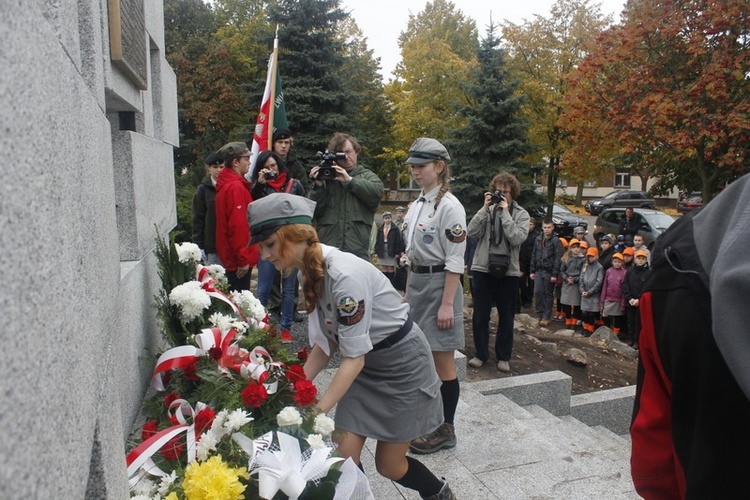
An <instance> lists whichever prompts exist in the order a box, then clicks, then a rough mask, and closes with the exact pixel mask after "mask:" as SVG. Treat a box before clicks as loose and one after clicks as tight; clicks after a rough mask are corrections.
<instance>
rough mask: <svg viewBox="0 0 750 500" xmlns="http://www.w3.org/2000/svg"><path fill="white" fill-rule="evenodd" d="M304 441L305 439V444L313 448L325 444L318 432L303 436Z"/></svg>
mask: <svg viewBox="0 0 750 500" xmlns="http://www.w3.org/2000/svg"><path fill="white" fill-rule="evenodd" d="M305 441H307V444H309V445H310V448H313V449H318V448H323V447H324V446H325V445H326V443H325V441H324V440H323V436H321V435H320V434H310V435H308V436H307V437H306V438H305Z"/></svg>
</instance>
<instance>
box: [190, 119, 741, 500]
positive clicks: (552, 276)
mask: <svg viewBox="0 0 750 500" xmlns="http://www.w3.org/2000/svg"><path fill="white" fill-rule="evenodd" d="M273 143H274V146H273V149H272V150H271V151H264V152H261V153H260V154H258V155H257V157H256V159H255V163H254V164H253V165H251V164H250V158H251V153H250V151H249V150H248V148H247V145H246V144H245V143H241V142H232V143H229V144H226V145H224V146H223V147H221V148H219V149H218V150H217V151H216V152H214V153H211V154H209V155H208V156H207V157H206V159H205V168H206V174H207V175H206V178H205V180H204V181H203V183H202V184H201V185H200V186H199V188H198V189H197V191H196V193H195V197H194V200H193V239H194V241H195V242H196V243H197V244H198V245H199V246H200V247H201V249H202V251H203V252H204V261H205V262H206V263H208V264H211V263H219V264H221V265H223V266H224V267H225V269H226V273H227V277H228V280H229V283H230V286H231V287H232V288H233V289H236V290H245V289H248V288H249V286H250V275H251V272H252V269H253V268H254V267H257V279H258V283H257V290H258V296H259V299H260V301H261V303H262V304H263V305H264V306H266V307H268V308H269V310H272V309H273V308H278V309H279V310H280V313H279V318H278V319H279V323H280V325H281V340H282V341H285V342H289V341H291V340H292V335H291V324H292V322H293V321H294V316H295V311H296V308H297V302H298V297H297V293H298V290H299V287H300V285H301V290H302V292H301V295H302V298H303V302H304V309H305V311H306V312H307V314H308V318H309V322H308V327H309V339H310V342H311V344H312V351H311V353H310V355H309V358H308V360H307V362H306V364H305V374H306V376H307V377H308V379H310V380H313V379H315V377H316V376H317V375H318V374H319V373H320V371H321V370H322V369H323V368H325V367H326V366H327V364H328V363H329V361H330V359H331V357H332V356H333V354H334V353H336V352H338V353H340V357H341V361H340V364H339V366H338V368H337V370H336V373H335V375H334V377H333V379H332V382H331V384H330V386H329V387H328V389H327V390H326V391H325V392H324V393H323V394H322V395H321V397H320V399H319V400H318V402H317V408H318V410H319V411H321V412H328V411H329V410H331V409H332V408H333V407H334V405H337V411H336V418H335V422H336V428H337V433H336V436H337V437H336V441H337V445H338V451H339V453H341V454H342V455H343V456H345V457H351V458H352V459H353V460H354V461H355V463H358V464H359V466H360V468H363V467H362V465H361V462H360V458H361V453H362V450H363V447H364V444H365V440H366V438H368V437H370V438H373V439H375V440H376V441H377V450H376V454H375V463H376V468H377V471H378V472H379V473H380V474H381V475H383V476H384V477H386V478H389V479H391V480H393V481H395V482H397V483H398V484H400V485H402V486H404V487H407V488H411V489H414V490H416V491H418V492H419V494H420V495H421V497H422V498H430V499H436V500H446V499H454V498H455V495H454V494H453V492H452V491H451V488H450V486H449V485H448V482H447V481H446V480H445V479H444V478H438V477H437V476H435V475H434V474H433V473H432V472H431V471H430V470H429V469H428V468H427V467H426V466H425V465H424V464H422V463H421V462H420V461H419V460H417V459H415V458H414V457H412V456H409V455H407V452H411V453H413V454H428V453H435V452H437V451H439V450H442V449H445V448H452V447H455V446H456V445H457V442H458V437H457V435H456V431H455V426H454V423H455V418H456V410H457V407H458V401H459V395H460V384H459V382H458V378H457V374H456V368H455V363H454V352H455V350H457V349H460V348H463V347H464V293H463V281H464V280H463V278H464V272H465V271H468V273H469V278H470V279H469V283H470V288H471V292H472V297H473V304H472V306H473V308H474V314H473V319H472V333H473V340H474V346H475V354H474V357H472V359H471V360H470V361H469V362H468V364H469V365H470V366H472V367H475V368H479V367H481V366H483V365H484V364H485V363H488V362H490V358H491V354H490V348H489V338H490V334H489V323H490V312H491V310H492V308H493V307H495V308H496V309H497V311H498V316H499V321H498V326H497V332H496V333H497V334H496V340H495V345H494V358H495V359H494V361H495V362H496V367H497V369H498V370H499V371H500V372H510V371H511V367H510V360H511V358H512V349H513V323H514V316H515V314H516V313H517V312H518V311H519V310H520V308H521V307H532V304H533V310H534V313H535V315H536V317H537V319H538V320H539V322H540V325H542V326H547V325H549V324H550V322H551V321H553V320H562V321H565V325H566V326H567V327H569V328H571V329H579V331H580V332H581V333H583V334H584V335H586V336H589V335H591V334H592V333H593V332H594V331H595V329H596V328H597V327H598V326H600V325H606V326H608V327H609V328H611V329H612V331H613V332H614V333H615V334H616V335H618V337H619V338H620V339H621V340H622V341H623V342H627V343H628V344H630V345H632V346H634V347H636V348H637V347H638V344H639V332H640V331H641V318H642V315H641V307H642V300H643V297H644V294H647V293H648V290H649V288H648V283H649V280H648V277H649V274H650V273H651V271H650V269H649V265H650V261H651V254H650V252H649V250H648V249H647V248H646V247H645V246H644V245H643V238H642V237H641V236H640V235H639V234H638V233H637V232H633V224H632V220H633V216H632V213H630V214H629V215H627V216H626V217H625V218H624V219H623V222H622V223H621V224H620V234H618V235H605V236H604V237H602V238H601V239H600V241H599V242H597V245H594V244H593V243H592V244H591V245H589V242H588V241H587V239H586V232H585V230H584V229H583V228H575V230H574V237H573V238H571V239H570V241H567V240H565V239H564V238H560V237H558V236H557V235H556V234H555V225H554V224H553V221H552V220H551V219H548V218H545V219H544V220H542V221H541V224H540V226H541V231H539V230H537V226H538V223H537V221H536V220H535V219H534V218H533V217H530V216H529V213H528V212H527V211H526V210H525V209H524V208H523V207H522V206H521V205H519V203H518V202H517V199H518V196H519V194H520V189H521V187H520V183H519V181H518V179H517V178H516V177H515V176H513V175H512V174H510V173H508V172H500V173H498V174H497V175H495V176H494V178H493V179H492V181H491V182H490V185H489V186H488V187H489V189H488V191H486V192H485V193H484V203H483V205H482V207H481V208H480V209H479V210H478V211H477V213H476V214H474V215H473V216H472V217H471V219H470V220H469V222H468V224H467V218H466V213H465V210H464V207H463V206H462V204H461V202H460V201H459V200H458V199H457V198H456V197H455V196H454V195H453V194H452V193H451V191H450V179H451V170H450V167H449V163H450V161H451V158H450V155H449V153H448V151H447V149H446V148H445V146H443V144H441V143H440V142H439V141H437V140H435V139H431V138H419V139H417V140H415V141H414V143H413V144H412V146H411V148H410V149H409V156H408V159H407V164H408V165H409V167H410V169H411V175H412V178H413V180H414V182H415V183H416V184H417V185H418V186H419V187H420V192H419V195H418V196H417V198H416V200H415V201H413V202H412V203H411V204H410V205H409V206H408V207H406V208H405V207H402V206H399V207H397V208H396V209H395V213H396V217H395V219H394V217H393V214H392V213H391V212H384V213H383V215H382V217H383V221H382V224H375V214H376V212H377V211H378V209H379V207H380V201H381V198H382V195H383V191H384V186H383V183H382V181H381V180H380V179H379V178H378V176H377V175H376V174H375V173H373V172H372V171H370V170H368V169H367V168H365V167H364V166H362V165H361V164H360V163H359V157H360V155H361V152H362V148H361V145H360V144H359V142H358V141H357V139H356V138H355V137H353V136H351V135H349V134H345V133H336V134H334V135H333V136H332V138H331V140H330V142H329V144H328V150H329V151H330V152H334V153H338V154H339V155H338V158H337V159H336V161H335V162H333V163H332V165H331V169H330V171H329V172H327V174H326V175H325V176H324V178H321V176H320V175H319V174H320V171H321V166H320V165H319V166H315V167H312V168H311V169H310V170H309V172H308V171H306V170H305V168H304V167H303V166H302V164H301V163H300V162H299V161H298V160H296V159H294V158H293V156H291V155H290V150H291V146H292V144H293V138H292V135H291V132H290V131H289V130H286V129H281V130H277V131H276V132H275V133H274V136H273ZM630 212H632V211H630ZM670 251H671V249H669V248H667V249H666V250H665V256H667V257H668V256H669V252H670ZM373 257H376V259H377V263H378V265H379V267H376V266H375V265H373V262H372V261H371V259H372V258H373ZM659 259H661V260H660V261H659V262H660V263H661V262H662V261H663V259H662V258H661V257H659ZM669 263H670V265H671V266H672V267H674V263H672V262H671V261H669ZM400 273H403V274H401V276H404V278H403V281H402V280H401V279H399V275H400ZM298 278H299V280H300V281H299V282H298ZM652 288H653V287H652ZM651 294H652V295H653V294H654V292H651ZM274 296H276V297H277V298H276V299H274ZM274 300H276V301H277V302H276V303H275V304H274V302H273V301H274ZM647 307H648V308H649V309H648V311H647V312H648V313H649V314H651V313H653V311H654V309H653V308H654V307H655V306H654V305H653V304H652V303H651V302H647ZM646 326H647V327H648V328H646ZM646 326H644V329H646V330H648V332H650V334H653V331H654V328H655V326H660V325H655V324H651V323H649V324H648V325H646ZM649 329H650V330H649ZM717 363H718V361H717ZM660 373H661V372H660ZM662 375H663V373H662ZM640 382H641V380H639V383H640ZM735 392H736V391H735ZM644 394H646V393H644ZM644 397H645V396H644ZM641 414H643V412H641ZM638 418H640V420H637V423H638V422H645V421H647V418H648V417H640V416H639V417H638ZM643 425H644V426H645V425H646V424H643ZM636 444H637V442H636V440H635V438H634V453H635V449H636V446H635V445H636ZM638 444H640V442H638ZM643 446H644V447H645V445H643ZM678 451H679V450H678ZM680 472H681V473H682V472H683V471H680ZM678 479H682V480H684V479H685V478H684V477H681V478H678ZM680 487H684V484H680Z"/></svg>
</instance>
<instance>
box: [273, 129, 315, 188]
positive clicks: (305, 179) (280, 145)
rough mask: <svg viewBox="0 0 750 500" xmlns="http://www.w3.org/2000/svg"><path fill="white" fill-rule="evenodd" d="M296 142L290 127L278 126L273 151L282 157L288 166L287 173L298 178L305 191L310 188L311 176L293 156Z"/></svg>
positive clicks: (274, 135)
mask: <svg viewBox="0 0 750 500" xmlns="http://www.w3.org/2000/svg"><path fill="white" fill-rule="evenodd" d="M292 144H294V138H293V137H292V131H291V130H289V129H288V128H277V129H276V130H274V131H273V152H274V153H276V154H277V155H279V156H280V157H281V161H283V162H284V165H285V166H286V171H287V173H288V174H289V175H290V176H291V177H292V178H293V179H297V180H298V181H299V182H300V184H302V187H303V188H304V189H305V192H307V191H309V190H310V177H309V176H308V175H307V171H306V170H305V166H304V165H303V164H302V162H301V161H299V160H298V159H296V158H293V157H292V155H291V153H290V151H291V149H292ZM292 194H294V193H292Z"/></svg>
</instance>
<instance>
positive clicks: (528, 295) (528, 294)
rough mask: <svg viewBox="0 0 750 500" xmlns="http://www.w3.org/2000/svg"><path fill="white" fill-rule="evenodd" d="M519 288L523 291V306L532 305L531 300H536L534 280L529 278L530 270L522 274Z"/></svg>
mask: <svg viewBox="0 0 750 500" xmlns="http://www.w3.org/2000/svg"><path fill="white" fill-rule="evenodd" d="M518 289H519V291H520V293H521V305H522V306H523V307H526V306H530V305H531V301H532V300H534V281H533V280H532V279H531V278H529V272H528V270H526V271H525V272H524V273H523V276H521V278H520V283H519V285H518Z"/></svg>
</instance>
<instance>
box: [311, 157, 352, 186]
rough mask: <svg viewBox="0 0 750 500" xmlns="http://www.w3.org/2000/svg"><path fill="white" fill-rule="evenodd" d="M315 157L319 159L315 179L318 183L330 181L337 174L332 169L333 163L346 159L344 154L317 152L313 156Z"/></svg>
mask: <svg viewBox="0 0 750 500" xmlns="http://www.w3.org/2000/svg"><path fill="white" fill-rule="evenodd" d="M315 157H316V158H319V159H320V164H319V165H318V166H319V167H320V168H319V169H318V175H317V177H315V178H316V179H317V180H320V181H332V180H334V179H335V178H336V175H337V174H338V172H336V169H335V168H333V162H334V161H336V160H344V159H346V154H345V153H329V152H328V151H326V152H325V153H321V152H320V151H318V154H317V155H315Z"/></svg>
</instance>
